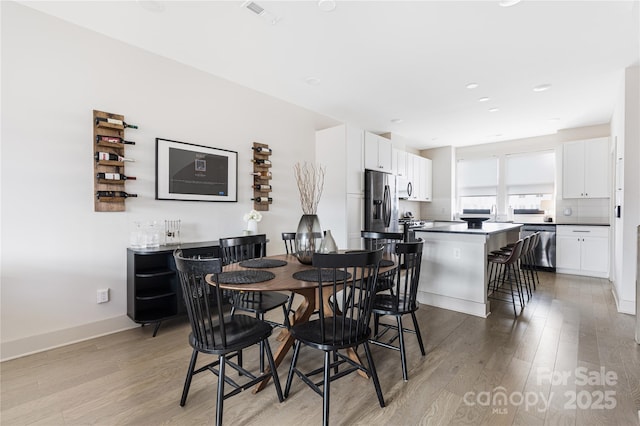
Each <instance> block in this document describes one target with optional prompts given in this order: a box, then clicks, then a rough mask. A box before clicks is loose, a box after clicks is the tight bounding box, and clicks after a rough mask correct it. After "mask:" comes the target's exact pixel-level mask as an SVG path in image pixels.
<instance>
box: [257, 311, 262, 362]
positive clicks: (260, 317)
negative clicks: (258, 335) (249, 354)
mask: <svg viewBox="0 0 640 426" xmlns="http://www.w3.org/2000/svg"><path fill="white" fill-rule="evenodd" d="M256 318H257V319H259V320H261V321H264V313H257V314H256ZM260 373H264V340H261V341H260Z"/></svg>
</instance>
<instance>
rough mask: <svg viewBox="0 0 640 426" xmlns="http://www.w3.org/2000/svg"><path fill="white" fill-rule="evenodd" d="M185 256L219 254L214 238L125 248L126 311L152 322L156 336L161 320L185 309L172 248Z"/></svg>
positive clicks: (180, 313) (217, 255)
mask: <svg viewBox="0 0 640 426" xmlns="http://www.w3.org/2000/svg"><path fill="white" fill-rule="evenodd" d="M177 248H180V249H182V251H183V253H184V254H185V255H186V256H189V257H190V256H198V255H199V256H203V257H220V246H219V244H218V242H217V241H215V242H212V241H204V242H199V243H184V244H179V245H168V246H160V247H159V248H157V249H148V250H147V249H132V248H128V249H127V315H128V316H129V318H131V319H132V320H133V321H135V322H137V323H139V324H142V325H143V326H144V325H145V324H153V323H155V328H154V330H153V336H154V337H155V335H156V333H157V332H158V328H160V324H161V323H162V321H163V320H166V319H170V318H173V317H175V316H178V315H182V314H184V313H185V308H184V302H183V301H182V291H181V288H180V281H179V279H178V276H177V274H176V265H175V262H174V260H173V251H174V250H175V249H177Z"/></svg>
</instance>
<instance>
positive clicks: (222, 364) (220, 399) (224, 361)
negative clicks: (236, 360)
mask: <svg viewBox="0 0 640 426" xmlns="http://www.w3.org/2000/svg"><path fill="white" fill-rule="evenodd" d="M218 360H219V365H218V369H219V371H218V397H217V400H216V426H222V407H223V401H224V378H225V375H224V367H225V366H226V364H227V359H226V357H225V356H224V355H220V356H219V357H218Z"/></svg>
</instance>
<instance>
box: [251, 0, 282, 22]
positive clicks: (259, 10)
mask: <svg viewBox="0 0 640 426" xmlns="http://www.w3.org/2000/svg"><path fill="white" fill-rule="evenodd" d="M242 7H244V8H246V9H249V10H250V11H252V12H253V13H255V14H256V15H258V16H259V17H261V18H263V19H264V20H265V21H267V22H269V23H270V24H271V25H275V24H277V23H278V21H280V18H278V17H277V16H276V15H274V14H273V13H271V12H269V11H268V10H265V8H264V7H262V6H260V5H259V4H258V3H255V2H252V1H245V2H244V3H242Z"/></svg>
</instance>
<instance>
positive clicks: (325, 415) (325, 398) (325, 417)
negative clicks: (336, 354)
mask: <svg viewBox="0 0 640 426" xmlns="http://www.w3.org/2000/svg"><path fill="white" fill-rule="evenodd" d="M330 370H331V354H330V353H329V351H325V353H324V386H323V390H322V425H323V426H329V394H330V392H329V391H330V388H331V380H330V376H329V371H330Z"/></svg>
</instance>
